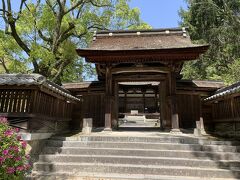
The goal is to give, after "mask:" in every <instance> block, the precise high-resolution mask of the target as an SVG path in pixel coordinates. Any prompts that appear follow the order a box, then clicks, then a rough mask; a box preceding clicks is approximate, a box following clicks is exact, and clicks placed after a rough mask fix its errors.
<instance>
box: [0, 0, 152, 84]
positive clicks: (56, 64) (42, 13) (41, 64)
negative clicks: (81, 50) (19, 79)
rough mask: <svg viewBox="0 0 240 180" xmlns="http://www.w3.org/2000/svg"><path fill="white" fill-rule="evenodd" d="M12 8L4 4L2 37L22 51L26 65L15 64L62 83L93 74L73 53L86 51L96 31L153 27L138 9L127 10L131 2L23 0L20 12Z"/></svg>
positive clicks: (121, 0)
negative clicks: (10, 40) (7, 38)
mask: <svg viewBox="0 0 240 180" xmlns="http://www.w3.org/2000/svg"><path fill="white" fill-rule="evenodd" d="M14 3H15V2H14ZM12 5H13V1H11V0H2V8H1V9H0V12H1V15H2V18H3V20H4V22H5V30H4V31H5V33H6V35H5V37H4V38H6V37H7V36H10V37H11V39H14V41H15V42H13V43H15V44H17V45H18V47H19V48H20V51H21V53H20V54H18V56H21V59H22V61H19V58H17V59H16V60H18V62H20V64H23V65H22V66H23V67H24V68H26V69H25V72H26V71H29V67H31V68H32V70H30V71H31V72H34V73H40V74H42V75H44V76H46V77H48V78H49V79H50V80H52V81H54V82H56V83H58V84H61V81H62V80H64V81H69V80H75V79H80V80H81V78H82V76H83V71H84V70H87V71H90V72H91V73H92V72H93V69H92V66H91V65H86V64H85V63H84V61H83V59H80V58H79V57H78V56H77V54H76V52H75V49H76V48H77V47H86V45H87V44H88V43H89V42H90V41H91V40H92V36H93V31H95V30H99V29H100V30H106V29H113V28H114V29H126V28H128V29H131V28H138V27H139V28H142V27H144V28H145V27H147V28H149V26H148V25H147V24H145V23H143V22H142V21H141V20H140V18H139V14H140V12H139V10H138V9H136V8H134V9H131V8H129V6H128V0H42V1H41V0H36V1H33V2H31V1H27V0H21V1H20V3H19V4H18V8H17V9H16V8H15V9H14V8H12ZM10 54H11V55H12V56H13V54H14V55H15V54H16V53H15V52H13V53H10ZM12 60H13V59H12V58H10V59H9V61H12ZM3 64H4V63H3ZM6 72H10V69H9V70H8V71H6Z"/></svg>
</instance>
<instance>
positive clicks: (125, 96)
mask: <svg viewBox="0 0 240 180" xmlns="http://www.w3.org/2000/svg"><path fill="white" fill-rule="evenodd" d="M123 92H124V113H127V92H128V90H127V89H123Z"/></svg>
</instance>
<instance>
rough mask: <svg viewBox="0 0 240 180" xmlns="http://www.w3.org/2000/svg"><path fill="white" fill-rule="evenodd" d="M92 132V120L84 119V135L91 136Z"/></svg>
mask: <svg viewBox="0 0 240 180" xmlns="http://www.w3.org/2000/svg"><path fill="white" fill-rule="evenodd" d="M91 132H92V118H84V119H83V128H82V133H84V134H91Z"/></svg>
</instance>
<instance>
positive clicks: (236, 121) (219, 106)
mask: <svg viewBox="0 0 240 180" xmlns="http://www.w3.org/2000/svg"><path fill="white" fill-rule="evenodd" d="M233 87H234V86H233V85H232V86H230V87H227V88H226V89H225V91H224V90H222V91H220V92H219V93H216V94H215V95H214V96H212V97H210V98H207V99H206V100H205V101H203V118H204V123H205V128H206V130H207V131H209V132H214V133H216V134H219V135H223V136H239V135H240V93H239V91H238V90H237V89H236V88H235V89H234V88H233Z"/></svg>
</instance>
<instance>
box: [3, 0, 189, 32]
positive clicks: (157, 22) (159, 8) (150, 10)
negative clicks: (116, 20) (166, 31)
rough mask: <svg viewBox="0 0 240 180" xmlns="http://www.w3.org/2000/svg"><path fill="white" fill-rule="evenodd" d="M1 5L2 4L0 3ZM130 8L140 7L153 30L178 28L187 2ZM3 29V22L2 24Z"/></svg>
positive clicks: (133, 0) (161, 0)
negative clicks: (180, 15)
mask: <svg viewBox="0 0 240 180" xmlns="http://www.w3.org/2000/svg"><path fill="white" fill-rule="evenodd" d="M14 1H15V2H16V3H13V8H16V7H17V8H18V6H19V2H20V1H19V0H14ZM0 5H1V2H0ZM130 7H131V8H134V7H138V8H139V9H140V11H141V19H142V20H143V21H144V22H146V23H148V24H149V25H151V26H152V27H153V28H171V27H178V26H179V22H180V20H181V19H180V17H179V15H178V11H179V9H180V7H182V8H184V9H186V8H187V5H186V3H185V0H130ZM0 26H1V28H2V27H3V21H2V19H1V22H0Z"/></svg>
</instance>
